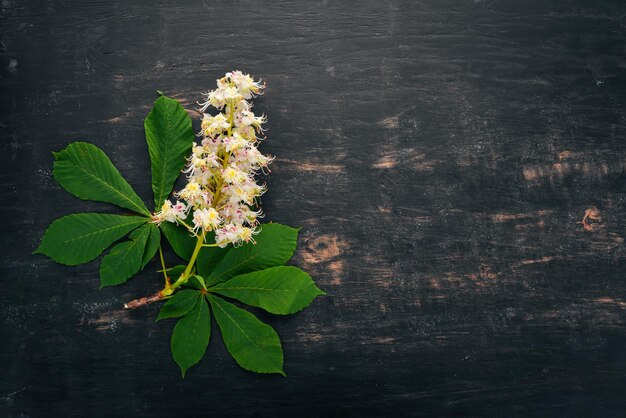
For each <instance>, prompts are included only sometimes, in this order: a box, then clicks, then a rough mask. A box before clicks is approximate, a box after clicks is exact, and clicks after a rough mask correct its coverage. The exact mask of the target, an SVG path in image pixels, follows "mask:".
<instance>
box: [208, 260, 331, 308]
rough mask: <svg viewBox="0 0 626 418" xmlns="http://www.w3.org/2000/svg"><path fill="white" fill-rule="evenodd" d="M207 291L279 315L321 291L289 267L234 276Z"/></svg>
mask: <svg viewBox="0 0 626 418" xmlns="http://www.w3.org/2000/svg"><path fill="white" fill-rule="evenodd" d="M211 291H212V292H215V293H219V294H220V295H224V296H227V297H229V298H233V299H237V300H238V301H240V302H243V303H245V304H246V305H251V306H256V307H259V308H263V309H265V310H266V311H268V312H271V313H273V314H279V315H286V314H292V313H295V312H298V311H300V310H302V309H304V308H306V307H307V306H309V305H310V304H311V302H313V299H315V298H316V297H317V296H320V295H323V294H324V292H322V291H321V290H320V289H318V288H317V286H315V283H313V280H312V279H311V276H309V275H308V274H307V273H305V272H304V271H302V270H300V269H299V268H297V267H290V266H281V267H272V268H269V269H265V270H260V271H255V272H252V273H248V274H242V275H240V276H235V277H233V278H232V279H230V280H228V281H226V282H223V283H219V284H217V285H216V286H214V287H212V288H211Z"/></svg>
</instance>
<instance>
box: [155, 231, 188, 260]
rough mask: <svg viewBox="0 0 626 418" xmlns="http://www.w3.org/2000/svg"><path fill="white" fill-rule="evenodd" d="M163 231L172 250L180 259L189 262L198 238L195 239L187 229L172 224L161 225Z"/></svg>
mask: <svg viewBox="0 0 626 418" xmlns="http://www.w3.org/2000/svg"><path fill="white" fill-rule="evenodd" d="M161 231H162V232H163V235H165V238H166V239H167V241H168V242H169V243H170V245H171V246H172V249H173V250H174V252H175V253H176V255H178V256H179V257H180V258H182V259H183V260H185V261H189V259H190V258H191V254H192V253H193V249H194V247H195V246H196V238H195V237H193V236H192V235H191V234H190V233H189V231H188V230H187V228H185V227H184V226H182V225H176V224H173V223H170V222H163V223H162V224H161Z"/></svg>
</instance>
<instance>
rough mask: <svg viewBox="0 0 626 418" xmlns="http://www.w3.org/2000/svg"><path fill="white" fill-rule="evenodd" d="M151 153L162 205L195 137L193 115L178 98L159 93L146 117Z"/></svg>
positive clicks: (158, 201) (157, 201)
mask: <svg viewBox="0 0 626 418" xmlns="http://www.w3.org/2000/svg"><path fill="white" fill-rule="evenodd" d="M144 129H145V132H146V142H147V143H148V151H149V153H150V162H151V171H152V191H153V193H154V203H155V207H156V208H160V207H161V205H163V202H164V201H165V199H167V197H168V196H169V194H170V192H171V191H172V187H174V182H175V181H176V179H177V178H178V176H179V175H180V171H181V170H182V169H183V167H184V165H185V161H186V160H185V158H186V157H187V154H189V153H190V151H191V144H192V143H193V141H194V133H193V128H192V127H191V119H190V118H189V115H188V114H187V112H186V111H185V109H184V108H183V107H182V106H181V105H180V103H178V101H177V100H174V99H171V98H169V97H166V96H160V97H159V98H158V99H157V100H156V101H155V102H154V105H153V107H152V110H150V113H148V116H147V117H146V119H145V120H144Z"/></svg>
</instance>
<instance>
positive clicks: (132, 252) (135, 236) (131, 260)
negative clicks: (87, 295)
mask: <svg viewBox="0 0 626 418" xmlns="http://www.w3.org/2000/svg"><path fill="white" fill-rule="evenodd" d="M149 236H150V225H149V224H145V225H143V226H141V227H140V228H138V229H136V230H135V231H133V232H132V233H131V234H130V237H129V238H130V239H129V240H128V241H124V242H121V243H119V244H117V245H116V246H115V247H113V248H111V250H110V251H109V253H108V254H107V255H105V256H104V258H103V259H102V263H101V264H100V288H101V289H102V288H103V287H106V286H114V285H118V284H122V283H125V282H126V281H127V280H128V279H130V278H131V277H132V276H134V275H135V273H137V272H138V271H139V270H140V269H141V262H142V259H143V254H144V253H145V248H146V243H147V242H148V237H149Z"/></svg>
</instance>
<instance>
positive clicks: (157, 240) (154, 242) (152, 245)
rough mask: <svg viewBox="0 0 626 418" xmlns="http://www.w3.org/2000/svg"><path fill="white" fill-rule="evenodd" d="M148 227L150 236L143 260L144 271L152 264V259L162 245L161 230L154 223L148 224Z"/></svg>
mask: <svg viewBox="0 0 626 418" xmlns="http://www.w3.org/2000/svg"><path fill="white" fill-rule="evenodd" d="M148 227H149V228H150V235H149V236H148V242H147V243H146V250H145V251H144V253H143V258H142V259H141V268H142V269H143V268H144V267H145V266H146V264H148V263H149V262H150V260H152V257H154V255H155V254H156V252H157V250H158V249H159V244H161V231H159V228H158V227H157V226H156V225H155V224H153V223H150V224H148Z"/></svg>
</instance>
